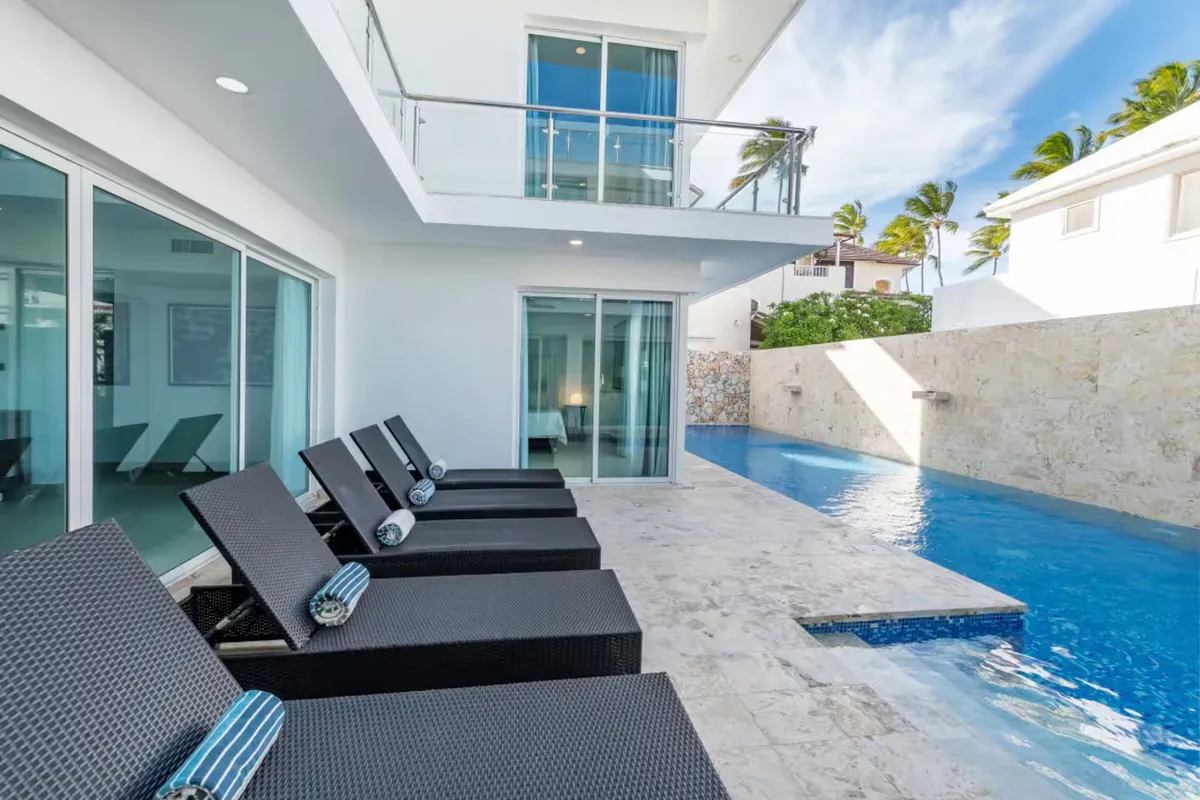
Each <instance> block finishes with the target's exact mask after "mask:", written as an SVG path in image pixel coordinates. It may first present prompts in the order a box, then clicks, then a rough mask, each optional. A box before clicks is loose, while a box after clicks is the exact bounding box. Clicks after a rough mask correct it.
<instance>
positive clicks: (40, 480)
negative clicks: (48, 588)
mask: <svg viewBox="0 0 1200 800" xmlns="http://www.w3.org/2000/svg"><path fill="white" fill-rule="evenodd" d="M67 241H68V230H67V175H66V174H65V173H63V172H61V171H59V170H57V169H54V168H53V167H51V166H48V165H47V164H46V163H43V162H42V161H39V160H37V159H35V158H33V157H29V156H27V155H25V154H24V153H22V152H18V151H17V150H14V149H10V148H8V147H4V146H2V145H0V552H7V551H9V550H17V549H21V548H24V547H29V546H30V545H34V544H37V543H38V542H41V541H45V540H46V539H49V538H51V537H53V536H57V535H58V534H60V533H62V531H63V529H64V526H65V525H66V509H67V493H66V489H67Z"/></svg>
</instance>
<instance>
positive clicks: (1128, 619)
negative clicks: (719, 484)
mask: <svg viewBox="0 0 1200 800" xmlns="http://www.w3.org/2000/svg"><path fill="white" fill-rule="evenodd" d="M687 449H688V450H689V451H690V452H692V453H695V454H696V455H698V456H700V457H702V458H705V459H707V460H709V461H712V462H714V463H716V464H719V465H721V466H722V467H725V468H726V469H728V470H730V471H732V472H736V473H738V474H739V475H743V476H745V477H747V478H749V479H751V480H753V481H755V482H756V483H759V484H762V485H763V486H767V487H769V488H771V489H774V490H776V491H778V492H781V493H782V494H785V495H787V496H788V497H791V498H793V499H795V500H798V501H800V502H801V503H804V504H806V505H809V506H812V507H814V508H817V509H820V510H821V511H823V512H825V513H827V514H830V515H832V516H835V517H839V518H841V519H843V520H845V521H846V522H848V523H850V524H853V525H856V526H858V527H859V528H862V529H865V530H868V531H870V532H871V533H873V534H875V535H876V536H878V537H880V538H883V539H886V540H887V541H889V542H892V543H894V544H896V545H898V546H900V547H903V548H905V549H906V550H910V551H912V552H914V553H916V554H918V555H920V556H922V557H924V558H927V559H929V560H930V561H933V562H936V563H938V564H941V565H943V566H945V567H948V568H949V569H952V570H954V571H956V572H959V573H962V574H963V575H966V576H968V577H970V578H973V579H974V580H977V581H979V582H981V583H983V584H986V585H988V586H991V587H993V588H995V589H998V590H999V591H1002V592H1004V593H1006V594H1009V595H1011V596H1013V597H1016V598H1018V599H1019V600H1022V601H1024V602H1025V603H1027V604H1028V605H1029V612H1028V614H1026V617H1025V633H1024V636H1023V637H1022V640H1021V641H1019V642H1012V643H1004V645H1003V646H997V647H990V648H989V647H972V648H967V649H966V650H965V651H964V650H963V649H962V648H960V649H959V650H958V651H957V652H956V654H955V655H954V658H957V659H959V660H960V662H961V663H960V666H962V667H963V668H964V669H967V668H968V667H967V666H966V665H967V664H968V663H969V664H970V667H969V668H970V669H971V670H973V671H974V672H976V673H977V674H978V675H979V676H981V677H982V678H983V679H984V680H985V681H986V682H988V683H989V684H991V685H992V686H1004V687H1006V689H1011V688H1013V687H1014V686H1015V687H1017V688H1019V689H1021V690H1022V691H1024V692H1026V694H1027V695H1028V696H1024V697H1021V698H1019V699H1018V700H1012V699H1011V696H1009V697H1006V698H1005V699H1004V700H1002V701H1001V700H997V701H995V702H994V703H993V705H995V706H997V707H1005V706H1012V707H1014V708H1015V707H1020V708H1021V709H1022V711H1021V713H1017V712H1014V713H1016V715H1017V716H1022V714H1023V715H1024V716H1026V717H1034V718H1038V717H1040V718H1041V719H1040V723H1039V724H1041V725H1042V727H1043V728H1051V729H1053V728H1054V725H1052V724H1050V722H1049V721H1050V720H1054V721H1056V724H1058V723H1061V722H1062V721H1063V720H1064V719H1066V720H1074V721H1073V722H1070V723H1067V725H1066V727H1072V726H1074V727H1075V728H1078V727H1081V728H1083V729H1084V730H1085V731H1091V730H1093V729H1095V731H1096V734H1095V736H1094V737H1093V738H1095V739H1097V740H1100V741H1101V742H1102V743H1103V744H1104V746H1106V747H1108V748H1110V749H1113V750H1115V751H1117V752H1121V753H1125V754H1127V755H1128V754H1129V753H1130V752H1135V753H1140V754H1144V755H1147V756H1149V757H1152V758H1155V759H1160V760H1162V761H1164V762H1166V763H1168V764H1169V765H1173V767H1172V768H1174V767H1182V768H1183V769H1184V771H1185V772H1187V773H1188V775H1189V777H1195V776H1197V775H1200V772H1197V771H1196V770H1195V766H1196V765H1200V745H1198V744H1197V742H1198V741H1200V530H1196V529H1194V528H1180V527H1174V526H1170V525H1165V524H1161V523H1156V522H1151V521H1148V520H1142V519H1138V518H1135V517H1130V516H1128V515H1124V514H1118V513H1115V512H1110V511H1105V510H1102V509H1096V508H1093V507H1091V506H1084V505H1080V504H1078V503H1070V502H1066V501H1062V500H1057V499H1053V498H1049V497H1046V496H1043V495H1038V494H1034V493H1031V492H1023V491H1019V490H1015V489H1010V488H1007V487H1002V486H999V485H996V484H992V483H985V482H982V481H975V480H971V479H967V478H962V477H959V476H954V475H950V474H947V473H943V472H938V471H936V470H929V469H923V468H918V467H913V466H909V465H905V464H900V463H897V462H893V461H888V460H885V459H880V458H874V457H872V456H867V455H862V454H859V453H854V452H850V451H845V450H838V449H835V448H831V447H825V446H822V445H817V444H813V443H811V442H805V441H802V440H799V439H794V438H791V437H786V436H781V435H778V434H773V433H769V432H766V431H760V430H757V429H753V428H741V427H690V428H689V429H688V432H687ZM938 649H939V648H938V647H927V648H925V650H927V651H934V650H938ZM941 649H943V650H944V649H945V648H941ZM918 650H920V648H918ZM941 656H942V657H944V658H946V659H950V658H951V656H950V655H949V654H947V653H945V652H943V653H941ZM1029 704H1032V706H1031V705H1029ZM1032 707H1036V708H1038V709H1040V711H1037V712H1033V711H1030V708H1032ZM1042 712H1044V713H1042ZM1080 720H1084V721H1082V722H1080ZM1076 723H1078V724H1076ZM1085 738H1087V737H1085ZM1092 760H1093V761H1094V760H1096V759H1092ZM1106 763H1107V762H1106ZM1109 771H1110V772H1111V771H1112V770H1109ZM1144 793H1147V794H1150V795H1151V796H1164V797H1167V796H1171V797H1173V796H1180V797H1186V796H1192V797H1195V796H1196V795H1192V794H1189V793H1185V794H1175V793H1172V792H1167V793H1163V794H1160V793H1157V792H1154V791H1150V792H1144ZM1131 796H1137V795H1136V793H1135V794H1134V795H1131Z"/></svg>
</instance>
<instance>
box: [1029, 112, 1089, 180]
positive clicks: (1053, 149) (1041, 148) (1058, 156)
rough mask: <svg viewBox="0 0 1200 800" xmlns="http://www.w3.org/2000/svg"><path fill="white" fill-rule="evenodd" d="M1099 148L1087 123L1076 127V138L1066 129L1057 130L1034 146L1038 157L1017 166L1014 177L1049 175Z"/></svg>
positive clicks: (1030, 177)
mask: <svg viewBox="0 0 1200 800" xmlns="http://www.w3.org/2000/svg"><path fill="white" fill-rule="evenodd" d="M1098 149H1099V146H1098V145H1097V144H1096V139H1095V137H1093V136H1092V129H1091V128H1089V127H1088V126H1087V125H1080V126H1078V127H1077V128H1075V139H1074V140H1072V139H1071V136H1070V134H1068V133H1067V132H1066V131H1055V132H1054V133H1052V134H1050V135H1049V136H1047V137H1046V138H1045V139H1042V143H1041V144H1039V145H1038V146H1037V147H1035V148H1033V154H1034V155H1036V156H1037V158H1036V159H1035V160H1033V161H1026V162H1025V163H1024V164H1022V165H1021V166H1019V167H1017V169H1016V170H1015V171H1014V172H1013V174H1012V179H1013V180H1014V181H1036V180H1039V179H1040V178H1044V177H1046V176H1047V175H1053V174H1054V173H1055V172H1058V171H1059V170H1060V169H1062V168H1063V167H1066V166H1069V165H1071V164H1074V163H1075V162H1076V161H1078V160H1079V159H1081V158H1086V157H1087V156H1090V155H1091V154H1092V153H1094V152H1096V150H1098Z"/></svg>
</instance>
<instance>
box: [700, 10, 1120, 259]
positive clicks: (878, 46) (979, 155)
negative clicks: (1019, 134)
mask: <svg viewBox="0 0 1200 800" xmlns="http://www.w3.org/2000/svg"><path fill="white" fill-rule="evenodd" d="M1119 2H1121V0H1075V2H1073V3H1060V2H1048V0H955V1H954V2H953V3H950V2H941V1H940V0H939V1H938V2H923V3H916V2H911V1H909V2H871V3H868V2H864V0H853V1H852V2H847V1H846V0H808V2H807V4H806V5H805V7H804V8H802V9H801V11H800V13H799V14H797V16H796V19H795V21H794V22H793V23H792V25H791V26H790V28H789V29H788V30H787V31H786V32H785V33H784V35H783V36H782V37H780V40H779V41H778V42H777V43H776V44H775V46H774V47H773V48H772V49H771V51H770V52H769V53H768V54H767V55H766V56H765V57H764V59H763V61H762V62H761V64H760V65H759V66H758V68H757V69H756V70H755V72H754V74H753V75H751V76H750V77H749V79H748V80H747V82H746V84H745V85H744V87H743V88H742V90H741V91H740V92H739V93H738V95H737V96H736V97H735V98H734V100H733V102H732V103H731V104H730V106H729V108H728V109H727V110H726V113H725V115H724V117H725V118H726V119H738V120H761V119H764V118H765V117H767V116H771V115H778V116H783V117H786V118H787V119H789V120H790V121H791V122H792V123H793V124H795V125H805V126H806V125H816V126H818V130H817V136H816V143H815V145H814V147H813V148H812V150H811V152H810V153H809V154H808V155H807V156H806V159H805V160H806V163H808V164H809V165H810V171H809V174H808V177H807V178H806V180H805V185H804V191H803V194H802V208H803V210H805V211H808V212H811V213H820V214H828V213H830V212H831V211H832V209H833V208H835V207H836V206H838V205H840V204H841V203H843V202H845V201H847V200H850V199H853V198H857V199H860V200H862V201H863V202H864V203H865V204H866V205H868V206H870V205H871V204H872V203H877V202H880V201H883V200H886V199H888V198H891V197H895V196H897V195H900V194H904V193H907V192H909V191H911V190H912V189H913V188H914V187H915V186H916V185H917V184H919V183H921V182H922V181H926V180H932V179H938V178H953V177H956V176H963V175H966V174H968V173H970V172H971V171H972V170H974V169H977V168H978V167H980V166H982V165H984V164H986V163H988V162H989V161H991V160H992V159H993V158H995V157H996V156H997V155H998V154H999V153H1000V152H1001V151H1002V150H1003V149H1004V148H1005V147H1006V146H1007V145H1008V143H1009V141H1010V138H1011V129H1012V121H1013V118H1014V107H1015V105H1016V103H1017V101H1018V100H1019V99H1020V98H1021V97H1022V95H1024V94H1025V93H1026V92H1027V91H1028V90H1029V89H1030V88H1032V87H1033V86H1034V85H1035V84H1036V83H1037V81H1038V80H1039V78H1041V76H1042V75H1044V74H1045V73H1046V71H1047V70H1049V69H1050V68H1051V67H1053V66H1054V64H1055V63H1056V62H1057V61H1058V60H1059V59H1060V58H1062V57H1063V56H1064V55H1065V54H1066V53H1068V52H1070V51H1071V50H1072V49H1073V48H1074V47H1075V46H1076V44H1077V43H1078V42H1079V41H1081V40H1082V39H1083V38H1084V37H1086V35H1087V34H1088V33H1089V32H1090V31H1091V30H1092V29H1093V28H1094V27H1095V25H1096V24H1097V23H1099V22H1100V21H1101V20H1102V19H1103V18H1104V17H1105V16H1106V15H1107V14H1108V13H1109V12H1110V11H1111V10H1112V9H1113V8H1114V7H1115V6H1116V5H1117V4H1118V3H1119ZM739 143H740V139H739V138H737V137H732V136H709V137H707V138H706V139H705V141H703V142H702V143H701V145H700V146H699V147H698V148H697V150H696V158H695V160H694V162H693V169H692V181H693V183H695V184H696V185H698V186H701V187H704V188H705V189H706V190H707V191H709V192H712V193H720V192H721V190H722V189H723V187H724V185H725V184H726V183H727V182H728V178H729V176H730V175H731V174H732V173H733V171H734V169H735V165H736V155H735V153H736V148H737V145H738V144H739ZM981 199H982V198H981ZM989 199H990V198H989ZM974 208H975V207H974V206H972V207H971V209H972V210H971V214H974ZM964 219H966V218H964ZM964 227H965V226H964ZM963 243H964V245H965V234H964V235H963ZM943 246H944V245H943ZM959 252H961V249H960V250H959ZM947 261H948V262H949V259H947ZM947 267H948V268H949V267H950V264H949V263H948V264H947ZM959 271H961V267H959Z"/></svg>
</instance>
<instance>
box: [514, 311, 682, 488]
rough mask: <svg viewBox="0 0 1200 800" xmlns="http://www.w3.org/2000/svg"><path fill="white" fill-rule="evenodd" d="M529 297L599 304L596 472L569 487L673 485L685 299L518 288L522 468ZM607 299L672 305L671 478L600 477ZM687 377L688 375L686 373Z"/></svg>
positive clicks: (595, 370) (518, 440) (594, 366)
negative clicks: (526, 303) (601, 410)
mask: <svg viewBox="0 0 1200 800" xmlns="http://www.w3.org/2000/svg"><path fill="white" fill-rule="evenodd" d="M527 297H547V298H561V299H568V300H592V301H594V302H595V303H596V311H595V317H594V323H595V324H594V326H593V337H592V338H593V342H594V344H593V347H594V348H595V352H594V355H593V358H592V392H593V395H594V396H593V398H592V406H593V410H592V421H591V425H590V430H589V435H590V436H591V442H592V474H591V477H589V478H567V479H566V481H567V484H568V485H570V486H589V485H593V484H595V485H601V484H634V485H641V486H644V485H647V484H670V483H674V482H675V480H676V476H677V475H679V474H681V473H680V472H679V463H678V461H679V458H680V457H681V453H682V448H681V447H679V446H678V445H679V443H680V440H679V433H680V430H681V428H680V424H681V423H680V417H681V409H680V399H681V398H682V395H681V394H680V392H681V391H682V389H681V387H680V385H679V384H680V375H681V373H680V363H681V362H680V358H681V355H682V356H686V354H687V351H686V347H687V342H686V341H683V337H681V336H680V331H681V330H682V327H681V326H682V324H683V322H682V321H681V320H680V310H681V309H682V308H683V302H682V298H681V296H680V295H678V294H672V293H666V292H619V291H599V290H598V291H581V290H579V289H564V290H562V291H555V290H553V289H542V288H537V289H518V290H517V311H518V323H517V326H516V329H517V337H516V342H517V347H516V373H515V374H516V381H517V402H516V425H515V426H514V428H515V431H516V438H515V444H514V448H513V452H514V455H515V456H516V463H517V464H518V465H524V464H525V463H526V461H525V458H523V456H524V457H527V454H528V446H529V445H528V442H527V441H526V439H525V414H526V404H527V398H526V396H525V393H526V391H528V385H527V380H526V368H527V366H526V365H527V357H528V356H527V353H526V351H525V342H526V339H527V335H528V330H527V328H526V318H525V298H527ZM605 300H635V301H636V300H643V301H649V302H659V303H662V302H665V303H669V304H670V305H671V396H670V400H669V402H670V404H671V405H670V409H671V424H670V425H669V426H668V432H667V438H668V442H669V445H668V446H669V451H668V452H669V461H668V466H667V474H666V475H665V476H659V477H652V478H602V477H600V397H599V394H600V368H601V366H602V363H601V359H600V353H601V350H602V348H603V346H604V341H603V335H602V334H603V332H604V328H603V324H604V301H605ZM684 374H686V373H684Z"/></svg>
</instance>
